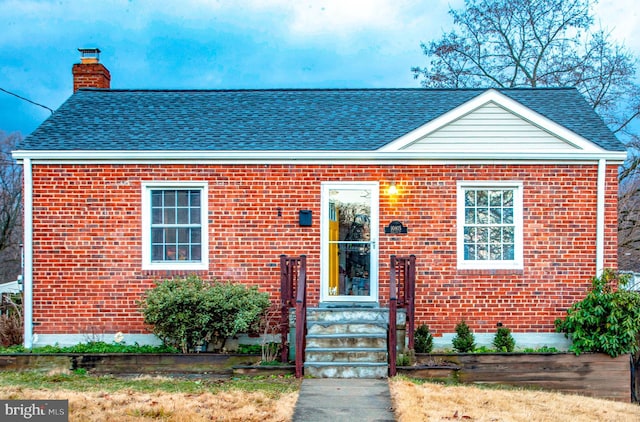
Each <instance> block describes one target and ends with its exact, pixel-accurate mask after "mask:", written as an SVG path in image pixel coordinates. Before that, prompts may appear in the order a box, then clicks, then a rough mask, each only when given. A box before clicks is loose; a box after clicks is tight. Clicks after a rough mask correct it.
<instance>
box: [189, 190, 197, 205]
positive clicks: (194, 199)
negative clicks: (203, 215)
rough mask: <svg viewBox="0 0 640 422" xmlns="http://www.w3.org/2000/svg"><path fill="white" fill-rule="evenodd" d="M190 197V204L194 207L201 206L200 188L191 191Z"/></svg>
mask: <svg viewBox="0 0 640 422" xmlns="http://www.w3.org/2000/svg"><path fill="white" fill-rule="evenodd" d="M189 197H190V198H191V202H190V204H191V206H192V207H199V206H200V191H198V190H192V191H189Z"/></svg>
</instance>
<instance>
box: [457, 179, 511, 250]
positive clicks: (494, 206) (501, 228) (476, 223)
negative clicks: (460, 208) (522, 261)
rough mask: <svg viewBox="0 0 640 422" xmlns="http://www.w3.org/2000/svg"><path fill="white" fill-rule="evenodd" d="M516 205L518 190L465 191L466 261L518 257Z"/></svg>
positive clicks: (464, 242) (464, 234) (464, 243)
mask: <svg viewBox="0 0 640 422" xmlns="http://www.w3.org/2000/svg"><path fill="white" fill-rule="evenodd" d="M518 206H522V204H518ZM514 207H515V190H514V189H508V188H496V189H473V188H471V189H465V190H464V216H460V218H464V223H463V233H462V235H463V238H462V239H461V240H462V242H463V254H464V259H465V260H491V261H502V260H514V256H515V232H516V227H515V226H514V221H515V218H514V212H515V211H514Z"/></svg>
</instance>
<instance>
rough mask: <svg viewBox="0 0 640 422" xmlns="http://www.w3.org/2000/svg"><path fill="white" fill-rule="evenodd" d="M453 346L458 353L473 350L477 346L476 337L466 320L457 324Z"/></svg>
mask: <svg viewBox="0 0 640 422" xmlns="http://www.w3.org/2000/svg"><path fill="white" fill-rule="evenodd" d="M453 348H454V349H455V351H456V352H458V353H469V352H473V349H475V348H476V339H475V337H474V335H473V333H472V332H471V329H470V328H469V326H468V325H467V323H466V322H464V320H462V321H461V322H460V323H459V324H458V325H456V336H455V337H454V338H453Z"/></svg>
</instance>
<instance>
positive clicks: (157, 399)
mask: <svg viewBox="0 0 640 422" xmlns="http://www.w3.org/2000/svg"><path fill="white" fill-rule="evenodd" d="M0 397H2V398H3V399H25V398H27V399H34V400H39V399H49V400H58V399H61V400H69V413H70V415H69V421H70V422H87V421H91V422H107V421H109V422H113V421H118V422H129V421H136V422H144V421H158V420H162V421H166V422H198V421H289V420H291V417H292V416H293V409H294V406H295V403H296V400H297V397H298V393H297V392H296V393H288V394H283V395H281V396H280V398H279V399H273V398H270V397H269V396H267V395H266V394H264V393H261V392H244V391H228V392H220V393H217V394H212V393H201V394H185V393H165V392H154V393H141V392H134V391H121V392H116V393H104V392H91V391H90V392H78V391H71V390H56V391H52V390H35V389H26V388H20V387H2V388H0Z"/></svg>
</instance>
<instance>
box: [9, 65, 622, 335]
mask: <svg viewBox="0 0 640 422" xmlns="http://www.w3.org/2000/svg"><path fill="white" fill-rule="evenodd" d="M73 73H74V78H75V82H74V88H75V92H74V94H73V95H72V96H71V97H70V98H69V99H68V100H67V101H66V102H65V103H64V104H63V105H62V106H61V107H60V108H59V110H57V111H56V112H55V113H54V114H53V115H52V116H51V117H50V118H49V119H48V120H46V121H45V122H44V123H43V124H42V125H41V126H40V127H39V128H38V129H36V130H35V131H34V132H33V134H31V135H30V136H28V137H27V138H26V139H25V140H24V141H23V142H22V144H21V145H19V147H18V148H17V150H16V151H14V157H15V158H16V159H18V160H19V162H20V163H22V165H23V166H24V177H25V180H24V186H25V190H24V193H25V194H24V206H25V227H26V231H25V242H24V244H25V271H24V282H25V301H26V313H25V315H26V318H25V320H26V323H25V334H26V336H25V338H26V341H25V343H26V345H27V346H31V345H32V344H33V339H37V342H36V343H35V345H41V344H50V343H55V342H58V343H59V344H68V343H76V342H79V341H85V340H86V338H87V336H88V335H92V334H96V333H98V334H110V333H115V332H123V333H124V334H125V338H126V339H127V341H130V342H133V341H138V342H140V343H148V342H153V341H155V340H156V339H155V338H154V337H153V336H152V335H151V334H149V330H148V328H147V327H145V326H144V325H143V322H142V317H141V314H140V312H139V309H138V307H137V305H136V301H137V300H139V299H140V297H141V295H142V294H143V292H144V291H145V290H147V289H149V288H151V287H152V286H153V284H154V282H155V281H157V280H160V279H164V278H168V277H172V276H174V275H185V274H189V273H196V274H199V275H201V276H203V277H206V278H217V279H221V280H232V281H235V282H240V283H245V284H249V285H257V286H258V287H259V288H260V290H262V291H266V292H269V293H270V295H271V297H272V298H273V300H274V301H277V300H278V295H279V271H280V270H279V256H280V255H281V254H287V255H292V256H297V255H300V254H305V255H306V256H307V265H308V270H307V276H308V302H309V306H310V307H317V306H331V305H336V306H339V307H351V306H369V305H371V306H379V307H385V306H387V304H388V300H389V260H390V256H391V255H409V254H414V255H415V256H416V260H417V264H416V268H417V285H416V293H415V296H416V311H415V318H416V322H417V323H418V324H420V323H426V324H428V326H429V327H430V329H431V331H432V332H433V333H434V335H435V336H436V339H435V340H436V346H440V347H450V340H451V337H452V335H453V333H454V327H455V325H456V324H457V323H458V322H460V321H461V320H462V319H464V320H465V321H466V322H467V323H468V324H469V325H470V327H471V328H472V329H473V331H474V332H475V334H476V337H477V340H478V342H479V343H481V344H482V343H484V344H487V343H489V342H490V340H491V338H492V336H493V334H494V333H495V330H496V325H497V324H498V323H502V324H504V325H505V326H507V327H509V328H511V329H512V331H513V332H514V337H515V338H516V342H517V344H518V346H522V347H524V346H531V347H536V346H542V345H548V346H556V347H563V346H566V344H565V343H563V342H564V338H563V336H562V335H560V334H556V333H554V325H553V322H554V320H555V319H556V318H557V317H560V316H562V315H563V314H564V311H565V310H566V308H567V307H569V306H570V305H571V304H572V303H574V302H575V301H577V300H580V299H581V298H582V297H583V295H584V294H585V291H586V290H587V288H588V287H589V286H590V278H591V277H592V276H594V275H595V274H596V273H598V272H599V271H601V270H602V269H603V268H616V260H617V257H616V249H617V245H616V231H617V229H616V226H617V218H616V211H617V191H618V185H617V173H618V166H619V165H620V164H621V163H622V162H623V160H624V159H625V157H626V152H625V149H624V147H623V145H622V144H621V143H620V142H619V141H618V140H617V139H616V138H615V136H614V135H613V134H612V133H611V132H610V131H609V130H608V129H607V127H606V126H605V125H604V123H603V122H602V121H601V120H600V118H599V117H598V116H597V115H596V114H595V113H594V112H593V111H592V110H591V108H590V107H589V106H588V104H587V103H586V102H585V101H584V99H583V98H582V97H581V96H580V94H579V93H578V92H577V91H576V90H574V89H499V90H496V89H460V90H444V89H443V90H430V89H310V90H301V89H281V90H197V91H189V90H122V89H110V74H109V72H108V71H107V70H106V68H105V67H104V66H103V65H102V64H101V63H99V61H98V59H97V57H88V58H83V62H82V63H80V64H76V65H74V67H73ZM96 88H97V89H96ZM385 228H387V229H391V230H386V231H387V232H390V233H387V232H386V231H385ZM396 229H397V230H396ZM32 335H37V336H33V337H32Z"/></svg>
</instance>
